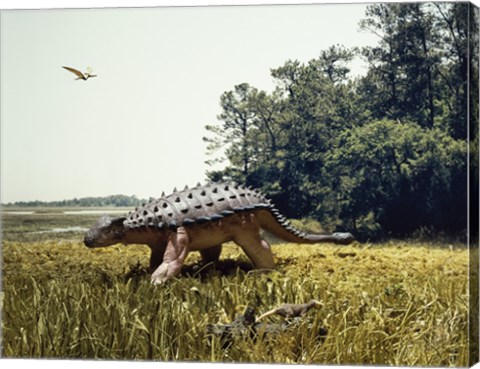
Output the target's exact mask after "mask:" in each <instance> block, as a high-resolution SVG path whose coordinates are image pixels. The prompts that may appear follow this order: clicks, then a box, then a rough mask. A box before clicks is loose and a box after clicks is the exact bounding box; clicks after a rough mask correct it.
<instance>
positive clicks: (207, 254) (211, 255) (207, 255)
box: [200, 245, 222, 264]
mask: <svg viewBox="0 0 480 369" xmlns="http://www.w3.org/2000/svg"><path fill="white" fill-rule="evenodd" d="M221 252H222V245H217V246H212V247H209V248H208V249H203V250H200V255H202V262H203V263H204V264H208V263H211V262H213V263H216V262H217V261H218V258H219V257H220V253H221Z"/></svg>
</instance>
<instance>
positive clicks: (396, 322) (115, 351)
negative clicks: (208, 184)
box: [1, 241, 469, 366]
mask: <svg viewBox="0 0 480 369" xmlns="http://www.w3.org/2000/svg"><path fill="white" fill-rule="evenodd" d="M2 246H3V290H2V296H1V297H2V316H3V322H2V324H3V326H2V328H3V341H2V342H1V345H2V350H3V352H2V355H3V356H6V357H48V358H52V357H55V358H105V359H107V358H108V359H138V360H144V359H145V360H162V361H165V360H179V361H180V360H181V361H190V360H193V361H204V362H207V361H208V362H257V363H264V362H268V363H305V364H311V363H317V364H371V365H372V364H378V365H402V366H403V365H415V366H466V365H468V313H469V296H468V283H467V278H468V263H469V259H468V250H466V249H465V248H457V247H453V248H440V247H435V245H432V244H422V243H414V242H409V243H408V242H396V241H395V242H393V241H392V242H389V243H385V244H381V245H370V244H357V243H356V244H354V245H351V246H335V245H293V244H278V245H275V246H273V252H274V254H275V259H276V263H277V269H276V270H275V271H273V272H270V273H266V274H265V273H264V274H262V273H259V272H257V271H255V270H252V269H251V267H249V265H250V264H249V261H248V259H247V258H246V257H245V256H244V255H243V254H242V252H241V251H240V250H239V249H238V247H236V246H234V245H226V247H224V251H223V253H222V257H221V262H220V265H219V266H218V267H217V268H215V267H213V266H207V267H201V266H200V264H199V263H198V261H199V256H198V255H196V254H193V253H192V254H191V255H190V256H189V257H188V259H187V261H186V267H185V268H184V271H183V272H182V274H181V275H180V276H179V277H178V278H176V279H174V280H172V281H171V282H170V283H168V284H167V285H166V286H161V287H153V286H151V285H150V284H149V276H148V274H147V273H146V266H147V265H148V252H147V251H148V250H147V248H146V247H144V246H129V247H125V246H113V247H110V248H104V249H96V250H90V249H87V248H85V247H84V246H83V245H82V244H80V243H75V242H67V243H61V242H58V241H48V242H31V243H27V242H10V241H5V242H3V245H2ZM312 298H314V299H317V300H320V301H322V302H323V304H324V306H323V307H322V308H321V309H319V310H316V311H311V312H309V313H308V314H307V315H306V316H304V317H303V318H302V319H301V320H299V321H298V322H297V323H296V324H295V325H294V326H293V328H292V329H290V330H288V331H285V332H283V333H281V334H279V335H276V336H268V335H267V336H264V337H259V338H257V339H254V338H250V337H239V338H237V339H235V341H234V343H233V344H232V345H231V346H230V347H229V348H222V344H221V342H220V341H219V338H218V337H213V336H211V335H209V334H208V332H207V328H206V327H207V325H208V324H217V323H226V322H230V321H231V320H233V319H234V317H235V316H236V315H237V314H239V313H241V312H242V311H243V309H244V308H245V307H246V306H253V307H254V308H255V310H256V312H257V313H262V312H265V311H267V310H269V309H271V308H273V307H275V306H278V305H280V304H282V303H285V302H291V303H303V302H307V301H308V300H310V299H312ZM281 319H282V318H279V317H271V318H270V322H272V323H274V322H281ZM320 328H322V329H326V330H327V331H328V333H327V335H326V337H320V336H319V335H318V332H319V331H320Z"/></svg>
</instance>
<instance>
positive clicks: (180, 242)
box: [152, 227, 190, 284]
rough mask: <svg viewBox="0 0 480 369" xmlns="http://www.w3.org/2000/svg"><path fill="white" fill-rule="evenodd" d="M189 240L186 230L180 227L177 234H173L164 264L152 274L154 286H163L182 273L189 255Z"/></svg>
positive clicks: (164, 256) (166, 250) (168, 244)
mask: <svg viewBox="0 0 480 369" xmlns="http://www.w3.org/2000/svg"><path fill="white" fill-rule="evenodd" d="M189 243H190V240H189V238H188V234H187V231H186V230H185V228H183V227H180V228H178V229H177V232H176V233H173V232H172V233H171V235H170V237H169V240H168V243H167V247H166V249H165V254H164V255H163V262H162V264H160V266H159V267H158V268H157V269H156V270H155V271H154V272H153V274H152V283H153V284H162V283H165V282H166V281H168V280H169V279H171V278H173V277H174V276H176V275H177V274H178V273H180V270H181V269H182V266H183V262H184V261H185V258H186V257H187V255H188V244H189Z"/></svg>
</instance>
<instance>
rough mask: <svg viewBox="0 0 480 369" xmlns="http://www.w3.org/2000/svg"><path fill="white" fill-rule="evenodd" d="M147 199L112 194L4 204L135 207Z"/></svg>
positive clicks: (20, 205) (24, 205)
mask: <svg viewBox="0 0 480 369" xmlns="http://www.w3.org/2000/svg"><path fill="white" fill-rule="evenodd" d="M145 202H146V200H144V199H139V198H137V197H136V196H135V195H134V196H126V195H110V196H104V197H82V198H80V199H77V198H74V199H71V200H61V201H38V200H37V201H18V202H14V203H8V204H2V206H6V207H25V208H27V207H28V208H29V207H100V206H112V207H115V206H116V207H134V206H139V205H141V204H142V203H145Z"/></svg>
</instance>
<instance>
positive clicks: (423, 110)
mask: <svg viewBox="0 0 480 369" xmlns="http://www.w3.org/2000/svg"><path fill="white" fill-rule="evenodd" d="M359 27H360V29H361V30H362V31H364V32H371V33H373V34H375V35H376V36H378V44H377V45H374V46H369V47H363V48H350V49H349V48H346V47H344V46H342V45H332V46H331V47H330V48H328V49H326V50H319V56H318V58H316V59H312V60H310V61H308V62H306V63H301V62H299V61H296V60H288V61H287V62H285V64H284V65H282V66H280V67H277V68H274V69H271V76H272V78H273V79H274V80H275V83H276V86H277V87H276V89H275V90H274V91H273V92H266V91H262V90H259V89H257V88H256V87H254V86H252V85H250V84H248V83H246V82H245V83H241V84H238V85H236V86H233V88H232V89H231V90H230V91H226V92H225V93H224V94H223V95H221V97H220V106H221V112H220V114H219V115H218V120H219V121H218V122H216V123H214V124H210V125H207V126H206V129H207V131H208V135H207V137H205V138H204V140H205V141H206V142H207V143H208V149H207V152H208V153H210V154H214V155H216V156H213V157H212V160H211V161H210V163H211V164H215V163H218V162H223V163H224V164H225V166H224V169H222V170H211V171H209V172H208V173H207V175H208V178H209V179H210V180H212V181H219V180H225V179H232V180H235V181H237V182H240V183H245V184H246V185H250V186H253V187H256V188H260V189H262V190H263V191H264V192H265V193H266V194H268V195H269V196H270V197H271V198H273V200H274V201H275V203H276V204H277V205H278V208H279V209H280V210H281V211H282V213H284V214H285V215H286V216H287V217H290V218H305V217H311V218H315V219H318V220H319V221H320V222H321V223H322V224H323V225H324V226H326V227H327V228H331V229H334V228H339V229H343V230H351V231H353V232H354V233H355V234H356V235H357V236H358V235H360V234H362V235H364V236H365V237H375V236H383V235H385V236H389V235H394V236H403V235H409V234H412V233H414V232H418V231H420V232H423V233H424V232H426V231H428V232H431V231H434V232H441V233H448V234H458V232H460V233H461V234H462V233H463V234H465V229H466V227H467V221H468V219H467V206H468V205H467V173H468V166H467V163H468V161H467V156H468V155H469V151H468V145H469V144H470V150H471V151H470V155H471V158H472V160H471V162H470V174H471V177H470V189H471V190H472V193H471V197H470V199H471V203H472V204H478V188H479V184H478V160H476V158H478V150H477V148H478V116H479V114H478V111H479V110H478V93H479V89H478V76H479V75H478V47H479V44H478V9H477V8H475V7H474V6H472V5H471V4H469V3H467V2H452V3H428V2H425V3H390V4H388V3H378V4H373V5H370V6H368V7H367V10H366V14H365V18H364V19H363V20H362V21H361V22H360V24H359ZM318 37H322V35H318ZM299 42H301V40H299ZM357 57H359V58H362V59H363V60H364V61H365V62H367V64H368V71H367V73H366V74H365V75H364V76H361V77H357V78H354V77H351V76H350V74H349V72H350V68H349V64H350V62H351V61H352V60H353V59H354V58H357ZM468 77H470V79H469V78H468ZM468 132H469V133H468ZM470 220H471V222H472V228H471V230H472V231H478V217H477V213H476V212H474V211H472V213H471V219H470Z"/></svg>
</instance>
